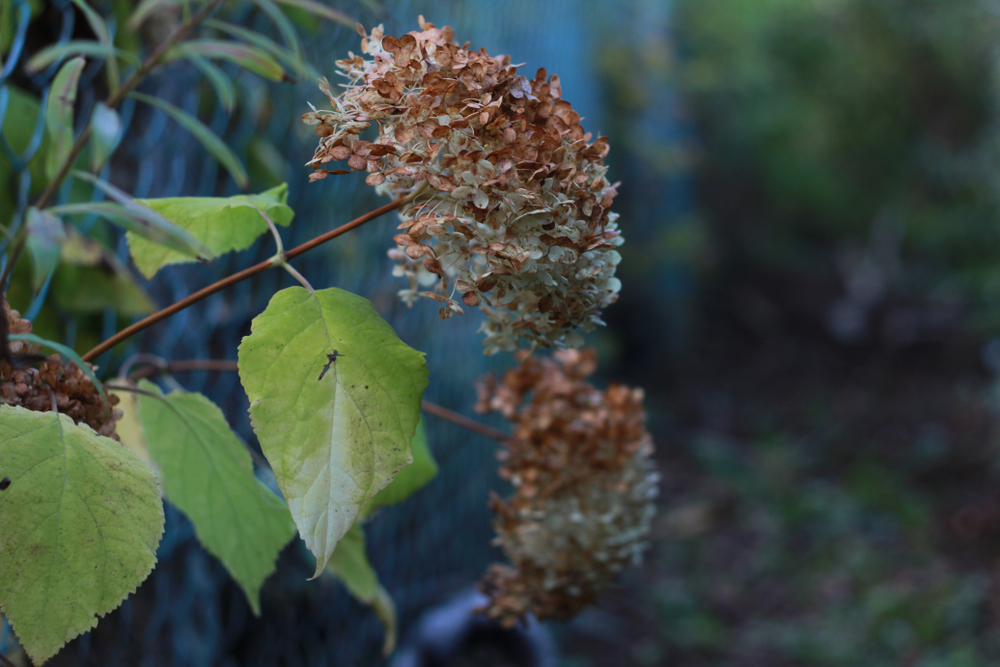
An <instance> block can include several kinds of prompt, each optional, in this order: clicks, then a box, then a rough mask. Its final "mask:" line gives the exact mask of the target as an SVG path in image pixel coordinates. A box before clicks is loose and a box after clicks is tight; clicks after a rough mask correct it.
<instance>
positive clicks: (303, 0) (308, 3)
mask: <svg viewBox="0 0 1000 667" xmlns="http://www.w3.org/2000/svg"><path fill="white" fill-rule="evenodd" d="M276 1H277V2H278V3H279V4H282V5H288V6H289V7H295V8H296V9H301V10H303V11H306V12H309V13H310V14H313V15H314V16H318V17H320V18H322V19H326V20H327V21H333V22H334V23H339V24H340V25H345V26H347V27H348V28H352V29H353V28H354V27H355V26H356V25H357V24H358V22H357V20H356V19H352V18H351V17H350V16H348V15H347V14H345V13H344V12H342V11H339V10H337V9H334V8H333V7H328V6H326V5H324V4H322V3H320V2H314V1H313V0H276Z"/></svg>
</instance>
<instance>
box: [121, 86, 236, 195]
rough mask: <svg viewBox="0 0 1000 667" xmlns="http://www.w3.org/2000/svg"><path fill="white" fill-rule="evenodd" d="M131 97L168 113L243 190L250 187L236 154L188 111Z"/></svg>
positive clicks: (141, 95) (145, 97) (136, 95)
mask: <svg viewBox="0 0 1000 667" xmlns="http://www.w3.org/2000/svg"><path fill="white" fill-rule="evenodd" d="M129 96H130V97H134V98H135V99H137V100H139V101H140V102H145V103H146V104H149V105H151V106H154V107H156V108H157V109H160V110H162V111H164V112H166V113H167V115H169V116H170V117H171V118H173V119H174V120H175V121H177V123H178V124H179V125H181V126H182V127H183V128H184V129H186V130H187V131H188V132H190V133H191V134H193V135H194V137H195V139H197V140H198V141H199V142H201V145H202V146H204V147H205V150H207V151H208V152H209V153H211V155H212V157H214V158H215V159H216V160H218V161H219V164H221V165H222V166H223V167H225V168H226V169H227V170H228V171H229V173H230V174H231V175H232V177H233V180H234V181H236V184H237V185H239V186H240V189H241V190H246V189H247V187H249V185H250V181H249V179H248V178H247V172H246V170H245V169H244V168H243V165H242V164H240V160H239V158H238V157H236V154H235V153H233V151H232V150H231V149H230V148H229V146H227V145H226V144H225V143H223V141H222V139H220V138H219V137H218V136H216V135H215V133H214V132H212V130H210V129H208V126H207V125H205V124H204V123H202V122H201V121H200V120H198V119H197V118H195V117H194V116H192V115H191V114H189V113H187V112H186V111H183V110H181V109H178V108H177V107H175V106H174V105H173V104H170V103H168V102H164V101H163V100H161V99H157V98H155V97H152V96H150V95H146V94H144V93H136V92H131V93H129Z"/></svg>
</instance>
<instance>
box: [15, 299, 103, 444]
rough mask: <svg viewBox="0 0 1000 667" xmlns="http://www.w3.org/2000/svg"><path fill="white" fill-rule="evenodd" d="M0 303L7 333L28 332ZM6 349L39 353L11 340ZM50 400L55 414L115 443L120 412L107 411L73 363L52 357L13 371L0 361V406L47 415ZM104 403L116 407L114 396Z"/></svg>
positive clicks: (28, 326)
mask: <svg viewBox="0 0 1000 667" xmlns="http://www.w3.org/2000/svg"><path fill="white" fill-rule="evenodd" d="M0 301H2V302H3V314H2V316H3V317H4V318H5V319H6V320H7V331H9V332H10V333H12V334H26V333H31V322H29V321H28V320H25V319H22V318H21V314H20V313H18V312H17V311H16V310H13V309H12V308H11V307H10V305H9V304H8V303H7V301H6V299H4V298H3V295H0ZM8 349H9V350H10V352H11V353H12V354H25V353H37V352H38V350H39V348H38V346H37V345H31V344H29V343H25V342H23V341H11V342H10V343H9V345H8ZM53 398H55V402H56V407H57V408H58V409H59V412H60V413H61V414H64V415H68V416H69V417H70V418H71V419H72V420H73V421H74V422H75V423H76V424H86V425H87V426H89V427H90V428H92V429H94V430H95V431H97V433H99V434H100V435H104V436H107V437H109V438H113V439H115V440H118V435H117V434H116V433H115V427H116V420H118V419H121V416H122V412H121V410H118V409H113V408H112V409H110V410H109V407H108V406H107V405H106V404H105V403H104V400H103V399H102V398H101V395H100V394H99V393H98V391H97V388H96V387H94V384H93V383H92V382H91V381H90V378H88V377H87V376H86V374H85V373H84V372H83V371H82V370H80V369H79V368H78V367H77V366H76V365H75V364H73V363H67V364H64V363H63V362H62V361H61V360H60V359H59V355H52V357H51V360H50V361H43V362H42V363H41V364H40V365H39V367H38V368H24V369H19V368H13V367H12V366H11V365H10V364H9V363H7V362H6V361H0V403H6V404H9V405H16V406H20V407H23V408H27V409H29V410H35V411H36V412H48V411H50V410H52V399H53ZM108 401H109V402H110V403H111V405H112V406H114V405H117V404H118V397H117V396H114V395H109V396H108Z"/></svg>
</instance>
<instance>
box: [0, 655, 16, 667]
mask: <svg viewBox="0 0 1000 667" xmlns="http://www.w3.org/2000/svg"><path fill="white" fill-rule="evenodd" d="M0 662H2V663H3V665H4V667H17V665H15V664H14V663H13V662H11V660H10V658H8V657H7V656H5V655H4V654H3V653H0Z"/></svg>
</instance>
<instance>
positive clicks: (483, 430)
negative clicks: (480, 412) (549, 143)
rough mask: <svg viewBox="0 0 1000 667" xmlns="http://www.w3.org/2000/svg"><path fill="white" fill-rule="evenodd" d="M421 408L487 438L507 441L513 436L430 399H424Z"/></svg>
mask: <svg viewBox="0 0 1000 667" xmlns="http://www.w3.org/2000/svg"><path fill="white" fill-rule="evenodd" d="M420 407H421V409H422V410H423V411H424V412H426V413H428V414H432V415H434V416H435V417H440V418H441V419H446V420H447V421H450V422H452V423H453V424H458V425H459V426H461V427H462V428H466V429H468V430H470V431H472V432H473V433H478V434H479V435H484V436H486V437H487V438H493V439H494V440H497V441H499V442H507V441H508V440H510V438H511V436H510V435H509V434H507V433H504V432H503V431H498V430H497V429H495V428H492V427H490V426H487V425H486V424H480V423H479V422H477V421H476V420H475V419H469V418H468V417H466V416H465V415H460V414H458V413H457V412H452V411H451V410H449V409H448V408H443V407H441V406H440V405H437V404H436V403H431V402H430V401H422V402H421V404H420Z"/></svg>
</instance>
